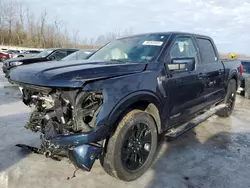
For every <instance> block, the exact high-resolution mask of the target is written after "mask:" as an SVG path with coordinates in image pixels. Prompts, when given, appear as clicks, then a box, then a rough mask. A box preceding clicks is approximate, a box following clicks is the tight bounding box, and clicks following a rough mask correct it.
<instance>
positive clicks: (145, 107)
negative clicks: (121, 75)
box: [128, 100, 162, 133]
mask: <svg viewBox="0 0 250 188" xmlns="http://www.w3.org/2000/svg"><path fill="white" fill-rule="evenodd" d="M131 109H139V110H142V111H145V112H147V113H148V114H150V115H151V116H152V117H153V119H154V121H155V124H156V126H157V130H158V133H161V130H162V129H161V118H160V113H159V110H158V108H157V107H156V105H155V104H154V103H150V102H149V101H145V100H141V101H137V102H135V103H133V104H131V105H130V106H128V110H131Z"/></svg>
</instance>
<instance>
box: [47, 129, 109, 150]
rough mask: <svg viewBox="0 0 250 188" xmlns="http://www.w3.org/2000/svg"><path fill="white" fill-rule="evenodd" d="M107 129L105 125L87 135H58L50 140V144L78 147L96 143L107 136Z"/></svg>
mask: <svg viewBox="0 0 250 188" xmlns="http://www.w3.org/2000/svg"><path fill="white" fill-rule="evenodd" d="M108 133H109V129H108V128H107V126H105V125H101V126H99V127H95V128H94V129H92V130H91V131H90V132H88V133H75V134H68V135H59V136H55V137H52V138H50V142H51V143H53V144H55V145H57V146H79V145H82V144H89V143H91V142H93V143H96V142H99V141H101V140H103V139H105V138H106V137H107V136H108Z"/></svg>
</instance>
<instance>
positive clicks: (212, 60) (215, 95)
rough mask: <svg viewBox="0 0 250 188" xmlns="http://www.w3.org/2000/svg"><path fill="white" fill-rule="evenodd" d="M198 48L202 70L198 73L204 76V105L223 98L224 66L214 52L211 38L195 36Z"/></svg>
mask: <svg viewBox="0 0 250 188" xmlns="http://www.w3.org/2000/svg"><path fill="white" fill-rule="evenodd" d="M196 41H197V45H198V48H199V53H200V56H201V57H200V58H201V67H202V70H201V72H200V73H199V74H203V75H204V78H205V82H206V85H205V91H204V95H205V99H206V103H205V105H210V104H213V103H214V102H216V101H219V100H221V99H222V98H223V96H224V93H225V87H224V80H225V72H224V71H225V68H224V65H223V63H222V62H221V61H220V60H219V57H217V55H216V54H218V53H217V51H216V49H215V48H214V44H213V42H212V40H210V39H208V38H202V37H196Z"/></svg>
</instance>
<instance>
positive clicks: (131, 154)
mask: <svg viewBox="0 0 250 188" xmlns="http://www.w3.org/2000/svg"><path fill="white" fill-rule="evenodd" d="M157 136H158V133H157V129H156V124H155V122H154V119H153V118H152V117H151V116H150V115H149V114H148V113H146V112H143V111H141V110H132V111H130V112H129V113H127V114H126V115H125V116H124V117H123V118H122V119H121V121H120V122H119V124H118V127H117V129H116V131H115V133H114V134H113V135H112V137H111V138H110V139H109V141H108V144H107V150H106V153H105V154H104V158H103V164H102V165H103V167H104V170H105V171H106V172H107V173H108V174H110V175H111V176H114V177H116V178H118V179H120V180H123V181H133V180H135V179H137V178H139V177H140V176H142V175H143V174H144V173H145V172H146V171H147V169H148V168H149V167H150V165H151V164H152V162H153V160H154V156H155V153H156V149H157Z"/></svg>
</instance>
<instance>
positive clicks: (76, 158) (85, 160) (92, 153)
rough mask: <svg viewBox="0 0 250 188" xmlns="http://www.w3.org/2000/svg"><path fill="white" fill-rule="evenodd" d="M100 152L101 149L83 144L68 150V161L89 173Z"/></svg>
mask: <svg viewBox="0 0 250 188" xmlns="http://www.w3.org/2000/svg"><path fill="white" fill-rule="evenodd" d="M101 151H102V148H101V147H98V146H93V145H87V144H83V145H80V146H77V147H74V148H70V149H69V154H68V156H69V159H70V161H71V162H72V163H73V164H74V165H75V166H76V167H78V168H80V169H82V170H85V171H90V170H91V168H92V166H93V164H94V162H95V160H96V159H97V158H98V156H99V155H100V153H101Z"/></svg>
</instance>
